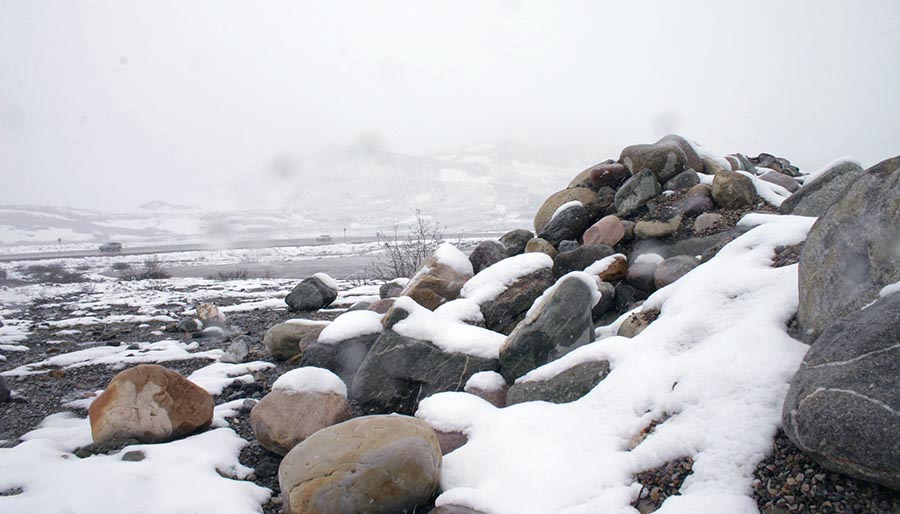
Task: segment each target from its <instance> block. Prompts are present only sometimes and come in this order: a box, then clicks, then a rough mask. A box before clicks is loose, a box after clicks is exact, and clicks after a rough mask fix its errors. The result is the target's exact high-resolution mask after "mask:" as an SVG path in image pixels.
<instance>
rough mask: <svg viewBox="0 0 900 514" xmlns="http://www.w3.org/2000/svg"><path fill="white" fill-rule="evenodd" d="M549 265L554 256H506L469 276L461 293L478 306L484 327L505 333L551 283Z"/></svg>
mask: <svg viewBox="0 0 900 514" xmlns="http://www.w3.org/2000/svg"><path fill="white" fill-rule="evenodd" d="M552 266H553V259H551V258H550V257H549V256H547V255H545V254H543V253H526V254H522V255H517V256H515V257H509V258H507V259H504V260H502V261H500V262H498V263H496V264H494V265H493V266H490V267H488V268H486V269H485V270H483V271H481V272H480V273H479V274H477V275H475V276H474V277H472V278H471V279H470V280H469V281H468V282H466V285H465V286H463V288H462V291H461V292H460V296H461V297H462V298H465V299H468V300H471V301H473V302H475V303H476V304H477V305H478V306H479V308H480V310H481V313H482V316H483V319H484V326H485V327H487V328H489V329H490V330H494V331H496V332H502V333H508V332H509V331H510V330H512V327H514V326H515V324H516V323H518V322H519V321H520V320H521V319H522V317H524V315H525V312H526V311H527V310H528V309H529V308H530V307H531V304H532V303H534V300H535V299H537V298H538V297H539V296H541V294H543V292H544V291H545V290H546V289H547V288H548V287H550V286H551V285H553V272H552V271H551V268H552Z"/></svg>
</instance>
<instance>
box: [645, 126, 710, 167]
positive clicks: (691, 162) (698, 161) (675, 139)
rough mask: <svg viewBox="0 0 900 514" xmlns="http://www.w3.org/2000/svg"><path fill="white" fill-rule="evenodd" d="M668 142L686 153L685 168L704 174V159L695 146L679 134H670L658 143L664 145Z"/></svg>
mask: <svg viewBox="0 0 900 514" xmlns="http://www.w3.org/2000/svg"><path fill="white" fill-rule="evenodd" d="M666 141H669V142H672V143H675V144H677V145H678V147H679V148H681V151H682V152H684V156H685V159H686V160H685V167H686V168H690V169H692V170H694V171H696V172H697V173H703V172H704V171H705V166H704V164H703V159H702V158H701V157H700V154H698V153H697V150H696V149H695V148H694V146H693V145H692V144H691V143H690V142H688V140H687V139H685V138H683V137H681V136H679V135H678V134H669V135H667V136H664V137H663V138H662V139H660V140H659V141H657V142H656V143H657V144H659V143H664V142H666Z"/></svg>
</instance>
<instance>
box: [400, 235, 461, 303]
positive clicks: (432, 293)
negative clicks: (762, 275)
mask: <svg viewBox="0 0 900 514" xmlns="http://www.w3.org/2000/svg"><path fill="white" fill-rule="evenodd" d="M473 275H474V273H473V269H472V263H471V262H469V258H468V257H466V254H464V253H462V252H461V251H459V250H457V249H456V247H454V246H453V245H450V244H446V243H445V244H442V245H441V246H440V247H439V248H438V249H437V251H435V252H434V254H432V255H431V257H429V258H427V259H425V263H424V264H423V265H422V268H421V269H420V270H419V271H418V272H417V273H416V274H415V276H413V278H412V280H410V281H409V283H408V284H407V285H406V287H405V288H403V292H402V293H401V296H408V297H410V298H412V299H413V300H415V301H416V303H418V304H419V305H421V306H422V307H425V308H427V309H431V310H434V309H436V308H438V307H439V306H440V305H441V304H443V303H446V302H449V301H450V300H455V299H457V298H459V291H460V290H461V289H462V287H463V285H464V284H465V283H466V281H467V280H469V279H470V278H472V276H473Z"/></svg>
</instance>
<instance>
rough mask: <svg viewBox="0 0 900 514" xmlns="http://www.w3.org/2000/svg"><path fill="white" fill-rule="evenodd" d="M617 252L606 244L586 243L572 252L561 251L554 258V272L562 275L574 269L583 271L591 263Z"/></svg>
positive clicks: (559, 275) (558, 275)
mask: <svg viewBox="0 0 900 514" xmlns="http://www.w3.org/2000/svg"><path fill="white" fill-rule="evenodd" d="M614 253H616V251H615V250H613V249H612V247H610V246H607V245H605V244H595V245H587V244H586V245H584V246H579V247H578V248H576V249H574V250H572V251H570V252H560V253H559V254H557V255H556V257H555V258H554V259H553V273H554V274H555V275H556V276H557V277H561V276H563V275H565V274H566V273H569V272H572V271H581V270H583V269H584V268H586V267H588V266H590V265H591V264H593V263H595V262H597V261H599V260H601V259H604V258H606V257H609V256H610V255H613V254H614Z"/></svg>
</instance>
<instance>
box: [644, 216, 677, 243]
mask: <svg viewBox="0 0 900 514" xmlns="http://www.w3.org/2000/svg"><path fill="white" fill-rule="evenodd" d="M681 219H682V218H681V215H676V216H673V217H671V218H669V219H668V220H656V221H639V222H637V225H635V227H634V235H635V236H637V237H638V239H659V238H663V237H668V236H671V235H672V234H674V233H675V232H678V229H679V228H681Z"/></svg>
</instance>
